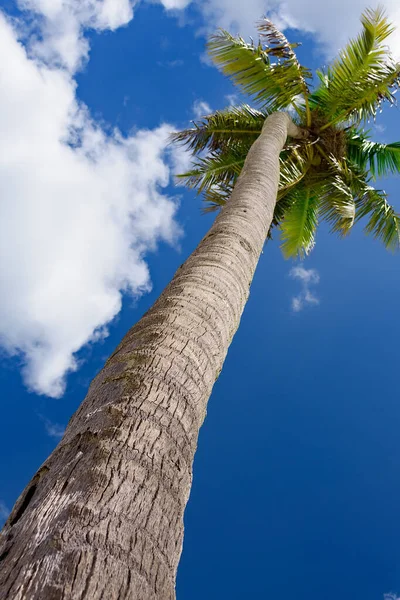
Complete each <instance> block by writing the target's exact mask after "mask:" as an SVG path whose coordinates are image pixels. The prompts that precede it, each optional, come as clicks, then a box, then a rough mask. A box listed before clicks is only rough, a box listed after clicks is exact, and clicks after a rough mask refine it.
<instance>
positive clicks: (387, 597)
mask: <svg viewBox="0 0 400 600" xmlns="http://www.w3.org/2000/svg"><path fill="white" fill-rule="evenodd" d="M383 598H384V600H400V596H398V595H397V594H393V592H390V593H389V594H384V595H383Z"/></svg>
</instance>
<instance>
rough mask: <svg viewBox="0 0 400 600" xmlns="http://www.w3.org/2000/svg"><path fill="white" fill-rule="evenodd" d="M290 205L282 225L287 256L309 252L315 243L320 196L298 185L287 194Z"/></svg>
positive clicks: (282, 246) (285, 254)
mask: <svg viewBox="0 0 400 600" xmlns="http://www.w3.org/2000/svg"><path fill="white" fill-rule="evenodd" d="M287 200H290V206H289V207H288V208H287V210H286V212H285V216H284V219H283V221H282V223H281V225H280V227H281V230H282V240H283V243H282V245H281V248H282V252H283V254H284V256H285V257H286V258H291V257H295V256H300V257H301V258H303V257H304V256H305V255H307V254H309V252H310V251H311V250H312V248H313V247H314V244H315V232H316V229H317V224H318V198H317V196H315V195H314V194H312V193H311V190H309V189H306V188H300V187H297V188H295V189H293V190H292V191H291V192H289V194H288V195H287V196H286V201H287Z"/></svg>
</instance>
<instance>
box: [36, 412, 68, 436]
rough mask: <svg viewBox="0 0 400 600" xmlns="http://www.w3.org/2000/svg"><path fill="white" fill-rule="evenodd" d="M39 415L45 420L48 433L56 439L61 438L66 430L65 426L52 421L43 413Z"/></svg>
mask: <svg viewBox="0 0 400 600" xmlns="http://www.w3.org/2000/svg"><path fill="white" fill-rule="evenodd" d="M39 416H40V418H41V420H42V421H43V424H44V427H45V430H46V433H47V435H48V436H50V437H51V438H54V439H55V440H61V438H62V436H63V435H64V432H65V427H64V426H63V425H59V423H53V422H52V421H50V419H47V418H46V417H43V416H42V415H39Z"/></svg>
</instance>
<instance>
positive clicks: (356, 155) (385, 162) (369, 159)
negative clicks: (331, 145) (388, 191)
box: [347, 131, 400, 179]
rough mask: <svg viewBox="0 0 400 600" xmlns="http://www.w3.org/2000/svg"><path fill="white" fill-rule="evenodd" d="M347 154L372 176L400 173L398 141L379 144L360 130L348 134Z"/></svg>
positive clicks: (399, 146) (399, 147)
mask: <svg viewBox="0 0 400 600" xmlns="http://www.w3.org/2000/svg"><path fill="white" fill-rule="evenodd" d="M347 156H348V158H349V159H350V160H351V161H353V162H354V163H355V164H356V165H358V166H359V167H360V168H361V169H363V170H365V169H367V168H368V169H369V171H370V173H371V175H372V177H373V178H374V179H376V177H377V176H378V177H384V176H385V175H391V174H396V173H400V142H393V143H391V144H379V143H377V142H373V141H372V140H370V139H368V137H367V135H365V134H363V133H362V132H360V131H353V132H351V133H350V134H349V141H348V146H347Z"/></svg>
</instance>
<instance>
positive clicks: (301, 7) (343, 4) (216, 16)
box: [159, 0, 400, 56]
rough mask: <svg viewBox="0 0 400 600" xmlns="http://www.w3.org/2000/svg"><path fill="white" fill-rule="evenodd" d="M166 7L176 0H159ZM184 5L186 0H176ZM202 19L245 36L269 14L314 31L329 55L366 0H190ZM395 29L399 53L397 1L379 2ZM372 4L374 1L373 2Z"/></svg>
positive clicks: (354, 26) (352, 28)
mask: <svg viewBox="0 0 400 600" xmlns="http://www.w3.org/2000/svg"><path fill="white" fill-rule="evenodd" d="M159 1H160V2H161V3H162V4H164V6H165V7H166V8H169V6H168V5H169V4H170V3H172V4H173V3H174V1H175V0H159ZM176 2H177V4H182V6H179V7H178V8H183V7H184V6H185V5H187V4H190V2H189V1H186V2H185V1H184V0H182V1H181V2H179V0H176ZM192 4H195V5H197V7H198V8H199V10H200V11H201V12H202V14H203V16H204V20H205V27H206V29H207V30H208V31H213V30H215V29H216V28H218V27H223V28H224V29H229V30H230V31H232V32H233V33H238V32H240V33H241V34H242V35H244V36H248V35H252V34H254V23H255V22H256V21H257V19H259V18H260V17H262V16H263V15H265V14H268V15H269V16H270V17H271V18H272V19H273V20H274V22H275V23H276V24H277V25H278V26H279V27H281V28H288V27H292V28H296V29H301V30H303V31H306V32H310V33H313V34H314V35H315V37H316V38H317V40H318V41H319V42H320V43H321V44H322V45H323V46H325V50H326V53H327V55H328V56H331V55H332V54H335V53H336V51H337V50H338V49H339V48H341V47H342V46H343V44H344V43H345V42H346V41H347V40H348V39H349V37H351V36H354V35H355V34H356V33H357V32H358V30H359V26H360V24H359V18H360V14H361V13H362V12H363V11H364V10H365V7H366V3H365V0H351V1H350V2H349V1H348V0H336V1H335V2H321V0H284V1H279V0H246V2H243V0H192ZM380 4H382V6H383V7H384V8H385V9H386V11H387V13H388V15H389V17H390V18H391V20H392V21H393V22H394V23H396V24H397V26H398V28H399V29H398V31H397V32H396V33H395V34H393V36H392V39H391V43H390V45H391V47H392V49H393V51H394V52H395V53H396V54H397V55H398V56H400V5H399V2H398V0H383V2H380ZM373 6H375V4H373Z"/></svg>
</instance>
